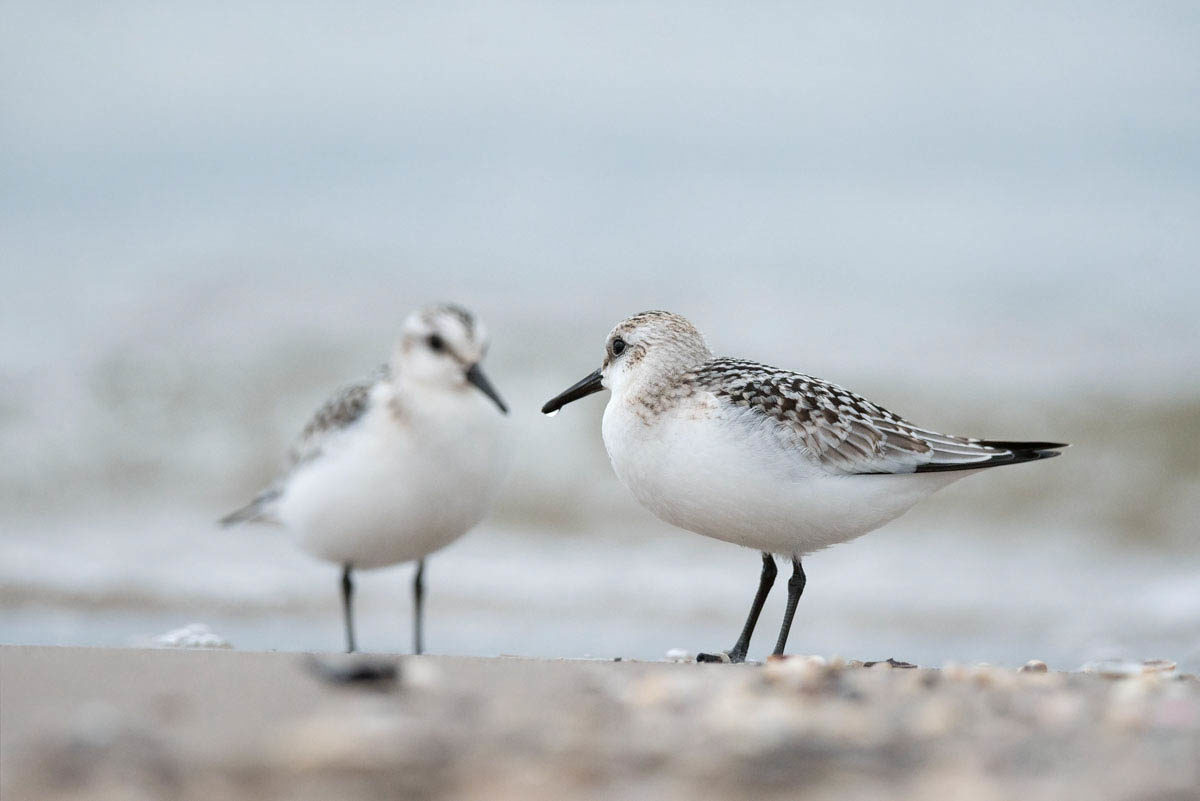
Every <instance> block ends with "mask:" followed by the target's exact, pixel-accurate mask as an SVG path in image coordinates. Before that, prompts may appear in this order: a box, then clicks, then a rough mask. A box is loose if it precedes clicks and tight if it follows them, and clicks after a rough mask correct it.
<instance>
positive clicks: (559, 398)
mask: <svg viewBox="0 0 1200 801" xmlns="http://www.w3.org/2000/svg"><path fill="white" fill-rule="evenodd" d="M602 389H604V376H602V375H600V371H599V370H597V371H596V372H594V373H592V374H591V375H589V376H588V377H587V378H585V379H583V380H582V381H580V382H578V383H576V384H572V385H571V386H569V387H567V388H566V389H564V390H563V391H562V392H560V393H559V394H557V395H555V396H554V397H553V398H551V399H550V400H548V401H546V405H545V406H543V407H542V414H554V413H555V412H557V411H558V410H559V409H561V408H562V407H564V406H566V405H567V404H568V403H570V402H571V401H577V400H579V399H580V398H586V397H587V396H588V395H591V394H592V393H593V392H599V391H600V390H602Z"/></svg>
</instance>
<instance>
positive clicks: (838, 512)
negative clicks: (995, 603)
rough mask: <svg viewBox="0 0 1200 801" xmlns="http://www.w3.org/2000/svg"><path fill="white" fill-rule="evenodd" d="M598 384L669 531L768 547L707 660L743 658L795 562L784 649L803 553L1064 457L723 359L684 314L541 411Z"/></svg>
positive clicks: (620, 466)
mask: <svg viewBox="0 0 1200 801" xmlns="http://www.w3.org/2000/svg"><path fill="white" fill-rule="evenodd" d="M601 389H608V390H611V391H612V395H611V397H610V398H609V400H608V405H607V406H606V407H605V409H604V422H603V435H604V446H605V448H607V449H608V455H609V458H610V459H611V460H612V465H613V469H614V470H615V471H616V473H617V476H618V477H619V478H620V479H621V481H622V482H623V483H624V484H625V486H626V487H628V488H629V489H630V491H631V492H633V494H634V496H635V497H636V498H637V499H638V500H639V501H640V502H641V503H642V505H644V506H645V507H646V508H647V509H649V510H650V511H652V512H653V513H654V514H655V515H657V516H658V517H660V518H662V519H663V520H665V521H666V522H668V523H671V524H673V525H676V526H679V527H680V528H684V529H687V530H688V531H694V532H696V533H697V534H703V535H705V536H708V537H715V538H716V539H720V540H725V541H727V542H732V543H736V544H738V545H744V546H746V547H748V548H754V549H756V550H759V551H761V552H762V574H761V577H760V579H759V585H758V592H757V593H756V594H755V596H754V602H753V604H752V605H751V607H750V614H749V616H748V617H747V619H746V624H745V626H744V627H743V629H742V632H741V635H740V636H739V637H738V639H737V642H736V643H735V644H734V646H733V648H732V649H730V650H729V651H727V652H722V653H720V654H700V656H699V659H700V661H732V662H741V661H743V660H744V659H745V657H746V651H747V650H748V648H749V646H750V637H751V635H752V634H753V633H754V627H755V624H756V623H757V622H758V616H759V613H760V612H761V611H762V605H763V602H764V601H765V600H766V597H767V593H768V592H769V591H770V589H771V586H772V584H774V581H775V576H776V567H775V560H774V556H773V555H774V554H779V555H782V556H785V557H789V558H790V559H791V560H792V577H791V579H790V580H789V581H788V600H787V607H786V610H785V612H784V617H783V625H782V626H781V628H780V631H779V638H778V640H777V641H776V643H775V651H774V653H776V654H782V653H783V649H784V647H785V646H786V644H787V638H788V632H789V630H790V629H791V624H792V616H793V615H794V613H795V611H796V603H797V601H798V600H799V598H800V594H801V593H802V592H803V591H804V584H805V575H804V569H803V568H802V567H801V564H800V560H801V557H803V556H804V555H805V554H808V553H811V552H813V551H816V550H819V549H821V548H825V547H827V546H830V545H833V544H835V543H839V542H846V541H847V540H851V539H854V538H855V537H858V536H861V535H862V534H866V533H867V532H868V531H871V530H873V529H875V528H878V527H879V526H882V525H883V524H884V523H887V522H888V521H889V520H892V519H894V518H896V517H899V516H900V515H901V514H903V513H904V512H906V511H907V510H908V509H910V508H911V507H912V506H913V505H914V504H915V503H917V501H920V500H921V499H923V498H925V497H927V496H929V495H931V494H933V493H934V492H936V491H937V490H939V489H941V488H942V487H945V486H946V485H948V484H950V483H952V482H954V481H957V480H958V479H960V478H962V477H964V476H967V475H970V474H971V473H975V472H977V471H979V470H983V469H986V468H990V467H996V466H998V465H1006V464H1019V463H1021V462H1031V461H1036V460H1038V459H1048V458H1050V457H1052V456H1057V455H1058V449H1060V448H1064V447H1066V445H1063V444H1060V443H1054V442H1008V441H1000V440H985V439H973V438H969V437H957V436H949V435H946V434H939V433H936V432H934V431H930V430H929V429H925V428H921V427H919V426H915V425H913V424H911V423H909V422H906V421H905V420H903V419H902V418H900V417H898V416H897V415H895V414H892V413H891V412H889V411H887V410H886V409H884V408H882V407H880V406H877V405H876V404H874V403H871V402H870V401H868V400H866V399H865V398H862V397H860V396H859V395H856V394H854V393H853V392H850V391H849V390H846V389H843V388H842V387H839V386H837V385H836V384H831V383H829V382H827V381H822V380H821V379H819V378H813V377H811V376H807V375H802V374H800V373H794V372H791V371H788V370H780V369H778V368H775V367H769V366H767V365H764V364H758V363H756V362H750V361H744V360H741V359H727V358H714V357H713V355H712V352H711V351H709V349H708V346H707V345H706V344H705V342H704V338H703V337H702V336H701V335H700V332H699V331H697V330H696V328H695V327H694V326H693V325H692V324H691V323H689V322H688V321H687V320H685V319H684V318H683V317H680V316H679V315H677V314H671V313H669V312H663V311H650V312H644V313H642V314H637V315H634V316H633V317H630V318H628V319H627V320H624V321H622V322H621V323H619V324H618V325H617V326H616V327H615V328H614V329H613V330H612V331H611V332H610V333H609V335H608V339H607V341H606V343H605V349H604V362H603V364H602V366H601V367H600V369H599V370H596V371H595V372H594V373H592V374H591V375H589V376H587V377H586V378H584V379H583V380H582V381H580V382H578V383H577V384H575V385H574V386H572V387H570V388H568V389H567V390H565V391H564V392H563V393H562V394H560V395H558V396H557V397H555V398H553V399H552V400H550V401H549V402H548V403H546V405H545V406H543V407H542V412H543V413H545V414H554V413H555V412H557V411H558V410H559V409H560V408H562V407H563V406H564V405H566V404H568V403H570V402H571V401H574V400H578V399H579V398H582V397H584V396H586V395H590V394H592V393H593V392H598V391H600V390H601Z"/></svg>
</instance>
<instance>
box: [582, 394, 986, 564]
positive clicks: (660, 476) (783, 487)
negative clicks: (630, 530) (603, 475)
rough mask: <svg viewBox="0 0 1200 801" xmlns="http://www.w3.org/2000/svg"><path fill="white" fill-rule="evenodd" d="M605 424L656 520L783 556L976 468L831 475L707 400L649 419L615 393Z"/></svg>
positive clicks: (609, 444) (877, 517) (627, 476)
mask: <svg viewBox="0 0 1200 801" xmlns="http://www.w3.org/2000/svg"><path fill="white" fill-rule="evenodd" d="M603 432H604V445H605V447H606V448H607V449H608V455H609V458H610V459H611V460H612V464H613V469H614V470H615V471H616V473H617V476H618V477H619V478H620V479H621V481H622V482H623V483H624V484H625V486H627V487H628V488H629V489H630V491H631V492H633V494H634V496H635V497H636V498H637V499H638V500H639V501H640V502H641V503H642V505H643V506H645V507H646V508H647V509H649V510H650V511H651V512H653V513H654V514H655V515H657V516H658V517H659V518H661V519H662V520H665V521H666V522H668V523H671V524H673V525H676V526H679V527H680V528H684V529H687V530H688V531H693V532H696V533H697V534H703V535H705V536H708V537H714V538H716V539H719V540H725V541H727V542H733V543H737V544H738V545H744V546H746V547H750V548H755V549H758V550H762V551H768V552H771V553H777V554H785V555H789V556H790V555H796V556H800V555H803V554H806V553H810V552H812V551H815V550H819V549H821V548H825V547H827V546H829V545H833V544H836V543H839V542H845V541H847V540H851V539H854V538H855V537H858V536H861V535H862V534H865V533H867V532H868V531H871V530H873V529H876V528H878V527H879V526H881V525H883V524H884V523H887V522H888V521H889V520H893V519H895V518H896V517H898V516H900V515H901V514H903V513H904V512H906V511H908V509H910V508H911V507H912V506H913V505H914V504H915V503H917V501H919V500H921V499H922V498H925V497H927V496H928V495H930V494H932V493H933V492H935V491H937V490H938V489H941V488H942V487H944V486H946V485H947V484H949V483H951V482H953V481H955V480H957V479H959V478H962V477H963V476H964V475H967V474H968V473H973V472H975V471H962V472H934V473H918V474H909V475H870V476H839V475H832V474H830V473H828V472H826V471H824V470H822V469H821V468H820V467H819V466H818V465H816V464H814V463H812V462H810V461H809V460H808V457H807V456H805V455H804V454H802V453H798V452H796V451H794V450H791V449H788V448H785V447H783V446H782V445H781V444H780V441H779V440H778V439H777V438H776V437H775V436H774V435H773V434H772V433H771V432H770V430H769V427H768V426H766V425H758V424H756V423H755V422H754V418H752V417H750V416H749V415H743V414H742V413H741V412H739V411H737V410H731V409H730V408H729V407H727V406H726V407H722V406H719V405H718V404H717V402H716V401H714V400H712V399H708V400H701V401H699V402H696V403H694V404H693V403H685V404H684V405H682V406H681V407H679V408H677V409H676V410H673V411H670V412H667V413H664V414H663V415H661V416H659V417H657V418H654V419H653V420H652V421H650V422H647V421H645V420H643V419H642V418H641V417H640V416H638V414H636V413H635V411H634V409H633V408H632V407H630V406H628V405H627V404H626V403H625V402H624V401H622V400H619V399H618V398H616V397H615V396H614V397H613V398H612V399H610V401H609V404H608V406H607V407H606V408H605V411H604V425H603Z"/></svg>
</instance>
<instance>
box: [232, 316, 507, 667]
mask: <svg viewBox="0 0 1200 801" xmlns="http://www.w3.org/2000/svg"><path fill="white" fill-rule="evenodd" d="M487 346H488V337H487V333H486V331H485V330H484V328H483V326H482V325H481V324H480V323H479V322H478V321H476V320H475V318H474V317H473V316H472V315H471V314H470V313H469V312H467V311H466V310H465V309H462V308H460V307H458V306H453V305H442V306H434V307H430V308H426V309H422V310H420V311H418V312H415V313H413V314H412V315H410V316H409V317H408V318H407V320H405V322H404V325H403V329H402V333H401V336H400V340H399V342H398V343H397V344H396V347H395V350H394V352H393V354H392V359H391V363H390V364H389V365H388V366H387V367H386V368H384V369H382V370H380V371H379V374H378V375H376V376H375V377H374V378H373V379H371V380H369V381H365V382H363V383H360V384H354V385H353V386H350V387H347V388H346V389H344V390H343V391H342V392H340V393H339V394H337V395H335V396H334V397H333V398H331V399H330V400H329V401H328V402H327V403H326V404H325V405H324V406H323V407H321V409H320V410H319V411H318V412H317V413H316V415H315V416H314V417H313V419H312V420H311V422H309V424H308V426H307V427H306V428H305V429H304V432H303V433H302V434H301V436H300V439H299V441H298V442H297V443H296V446H295V447H294V448H293V449H292V452H291V455H290V459H289V466H288V469H287V470H286V471H285V472H284V474H283V475H281V476H280V477H279V479H277V480H276V481H275V482H274V483H273V484H271V486H269V487H268V488H267V489H265V490H263V491H262V492H261V493H259V495H258V496H257V497H256V498H255V499H254V500H253V501H251V502H250V503H249V504H248V505H246V506H245V507H243V508H241V509H238V510H237V511H236V512H233V513H232V514H230V515H228V516H226V517H225V518H223V519H222V520H221V523H222V524H223V525H232V524H235V523H243V522H267V523H276V524H281V525H282V526H283V527H284V528H286V529H287V530H288V531H290V532H291V533H293V534H294V535H295V537H296V540H297V542H298V544H299V545H300V547H301V548H303V549H304V550H306V551H308V552H309V553H311V554H312V555H314V556H317V557H319V558H321V559H325V560H328V561H330V562H334V563H336V564H338V565H341V567H342V604H343V608H344V613H345V623H346V648H347V650H348V651H353V650H354V649H355V642H354V619H353V613H352V607H351V602H352V596H353V591H354V584H353V579H352V573H353V571H354V570H355V569H365V568H375V567H384V566H386V565H392V564H397V563H399V562H409V561H413V560H416V562H417V568H416V573H415V575H414V577H413V650H414V651H415V652H416V653H418V654H419V653H421V652H422V650H423V642H422V624H423V616H422V608H423V603H424V573H425V556H426V555H427V554H430V553H432V552H433V551H436V550H437V549H439V548H442V547H443V546H445V545H448V544H449V543H451V542H453V541H454V540H456V539H458V538H459V537H461V536H462V535H463V534H466V533H467V531H469V530H470V529H471V528H473V527H474V526H475V524H477V523H478V522H479V521H480V520H481V519H482V518H483V516H484V515H485V514H486V513H487V511H488V510H489V508H490V507H491V505H492V502H493V501H494V500H495V498H496V494H497V493H498V491H499V489H500V484H501V482H502V481H503V479H504V476H505V474H506V473H507V471H508V466H509V462H510V455H511V443H510V438H509V433H508V426H507V421H506V419H505V415H506V414H507V413H508V409H507V407H505V405H504V401H502V400H501V399H500V395H499V394H498V393H497V392H496V390H495V389H494V388H493V387H492V385H491V383H490V382H489V381H488V380H487V378H485V377H484V374H483V371H482V369H481V368H480V366H479V365H480V361H481V360H482V359H483V357H484V354H485V352H486V351H487Z"/></svg>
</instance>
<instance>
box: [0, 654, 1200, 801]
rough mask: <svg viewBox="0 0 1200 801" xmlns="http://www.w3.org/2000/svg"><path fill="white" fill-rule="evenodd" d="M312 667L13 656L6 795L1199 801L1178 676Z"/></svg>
mask: <svg viewBox="0 0 1200 801" xmlns="http://www.w3.org/2000/svg"><path fill="white" fill-rule="evenodd" d="M311 659H312V658H311V657H306V656H305V655H303V654H296V653H249V652H236V651H229V650H207V651H206V650H165V649H164V650H145V649H99V648H51V647H15V646H5V647H3V648H0V744H2V754H0V795H2V796H3V798H4V799H5V801H19V800H24V799H74V798H89V799H92V798H96V799H109V798H112V799H143V798H146V799H157V798H172V799H193V798H196V799H200V798H203V799H206V800H211V799H225V798H230V799H234V798H255V799H285V798H287V799H309V798H312V799H317V798H321V799H325V798H351V799H352V798H365V797H374V796H379V795H386V796H388V797H401V798H404V797H412V798H433V799H438V798H446V799H485V798H486V799H509V798H512V799H517V798H520V799H540V798H580V797H586V798H650V797H654V798H667V799H674V798H695V797H697V796H701V797H729V798H741V797H757V798H791V797H796V796H798V795H803V796H804V797H806V798H815V799H826V798H828V799H835V798H836V799H847V798H865V799H874V798H879V799H884V798H887V799H894V798H897V797H924V798H955V799H997V801H998V800H999V799H1011V798H1024V799H1063V798H1091V799H1110V798H1111V799H1156V801H1174V800H1175V799H1181V800H1182V799H1196V798H1200V681H1198V680H1197V679H1196V677H1194V676H1189V675H1179V674H1178V673H1177V672H1176V671H1174V670H1171V669H1170V666H1169V665H1148V666H1145V667H1142V666H1128V665H1126V666H1107V667H1104V666H1102V669H1101V670H1099V671H1097V672H1091V673H1058V672H1052V671H1044V670H1039V669H1037V668H1040V667H1044V666H1033V667H1034V668H1035V669H1027V670H1023V671H1018V670H1013V669H1009V668H995V667H987V666H971V667H967V666H963V667H958V666H946V667H944V668H941V669H927V668H913V669H908V668H897V667H892V666H891V665H888V664H886V663H883V664H874V665H872V666H870V667H867V666H864V665H862V664H860V663H855V662H850V663H842V662H840V661H835V662H832V663H831V662H827V661H826V660H823V659H820V658H805V657H792V658H789V659H785V660H778V661H771V662H769V663H767V664H766V665H697V664H694V663H646V662H628V661H625V662H612V661H604V662H601V661H547V660H529V659H519V658H463V657H436V656H434V657H419V658H413V657H373V658H371V661H369V662H367V663H366V664H368V665H369V666H371V667H378V666H380V665H382V666H384V667H390V666H393V665H395V666H397V667H398V676H397V677H396V678H394V679H390V680H389V679H383V680H379V681H370V680H367V681H358V682H354V683H342V684H338V683H335V682H333V681H331V680H330V679H329V677H328V675H329V674H330V673H339V672H343V673H344V672H346V670H345V669H347V668H358V667H361V666H362V665H363V664H364V663H363V662H360V661H355V662H350V663H348V662H345V661H343V660H342V659H341V658H339V657H334V656H324V657H317V659H318V660H319V662H318V664H320V665H322V666H323V667H324V668H325V669H324V670H323V671H319V670H315V669H314V667H313V663H312V661H311ZM323 676H324V677H323Z"/></svg>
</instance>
